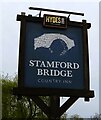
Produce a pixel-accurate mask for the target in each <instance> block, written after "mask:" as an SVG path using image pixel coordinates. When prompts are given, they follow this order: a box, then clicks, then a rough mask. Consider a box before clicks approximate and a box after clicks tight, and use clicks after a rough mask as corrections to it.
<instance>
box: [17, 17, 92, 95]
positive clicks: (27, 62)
mask: <svg viewBox="0 0 101 120" xmlns="http://www.w3.org/2000/svg"><path fill="white" fill-rule="evenodd" d="M17 20H18V21H21V36H20V50H19V71H18V72H19V73H18V77H19V78H18V79H19V80H18V87H19V88H23V89H25V88H27V90H26V92H25V94H26V93H27V92H28V90H29V89H31V91H33V93H32V94H41V93H42V94H41V95H43V94H44V95H46V94H45V93H46V92H45V91H43V90H47V95H53V94H57V95H58V94H59V95H63V94H64V95H66V94H67V92H68V91H69V92H68V94H69V95H81V96H86V97H87V96H88V92H86V93H85V91H88V90H89V59H88V44H87V29H88V28H90V24H89V23H86V21H85V20H83V21H82V22H76V21H67V22H68V26H67V23H66V18H64V17H59V16H55V15H44V19H43V18H40V17H39V18H38V17H32V16H23V15H18V16H17ZM43 22H44V25H43ZM49 26H52V27H53V26H55V27H56V28H52V27H51V28H49ZM57 26H58V27H65V28H66V29H62V28H61V29H57ZM35 90H36V93H35ZM63 90H64V92H63ZM24 91H25V90H24ZM31 91H30V94H31ZM42 91H43V92H42ZM51 91H52V92H51ZM56 91H57V92H56ZM66 91H67V92H66ZM72 91H74V92H72ZM77 91H80V92H79V93H78V92H77ZM75 92H76V93H75ZM20 93H21V91H20ZM77 93H78V94H77ZM84 93H85V95H84ZM28 94H29V93H28ZM91 94H92V93H91ZM89 95H90V93H89ZM91 96H92V95H91Z"/></svg>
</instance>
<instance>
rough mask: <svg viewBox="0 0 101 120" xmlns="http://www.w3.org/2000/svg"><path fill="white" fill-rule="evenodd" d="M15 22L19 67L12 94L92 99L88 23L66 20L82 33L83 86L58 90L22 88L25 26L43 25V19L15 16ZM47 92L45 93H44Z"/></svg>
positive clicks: (89, 25) (30, 16)
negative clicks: (31, 24)
mask: <svg viewBox="0 0 101 120" xmlns="http://www.w3.org/2000/svg"><path fill="white" fill-rule="evenodd" d="M17 21H21V28H20V47H19V66H18V87H16V88H14V89H13V94H17V95H25V96H37V95H38V96H53V95H58V96H68V97H69V96H70V97H84V98H85V100H88V101H89V98H92V97H94V91H93V90H90V79H89V53H88V33H87V29H89V28H90V27H91V24H90V23H86V20H82V22H76V21H70V20H68V19H67V23H68V24H67V28H68V26H74V27H82V29H83V31H82V34H83V61H84V63H83V68H84V86H85V88H84V89H83V90H81V89H77V90H75V89H60V88H54V89H53V88H28V87H24V62H23V61H24V56H25V48H24V45H25V38H26V24H27V22H36V23H37V22H41V23H42V24H43V18H41V17H33V16H32V15H28V16H26V15H17ZM46 91H47V93H46Z"/></svg>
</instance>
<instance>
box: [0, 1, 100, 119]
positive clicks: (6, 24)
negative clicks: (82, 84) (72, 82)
mask: <svg viewBox="0 0 101 120" xmlns="http://www.w3.org/2000/svg"><path fill="white" fill-rule="evenodd" d="M19 1H20V2H19ZM28 1H29V0H28ZM28 1H27V0H22V2H21V0H13V2H12V1H11V0H8V2H7V0H3V2H0V18H1V19H0V26H1V27H0V60H1V61H2V62H0V74H5V75H6V74H7V73H8V74H9V76H12V75H14V74H15V73H17V71H18V51H19V35H20V22H18V21H16V16H17V14H21V12H26V15H28V14H32V15H33V16H35V15H36V14H37V13H38V11H35V12H34V11H30V10H29V9H28V8H29V7H31V6H32V7H42V8H50V9H58V10H66V11H72V12H81V13H84V17H82V16H73V15H71V17H70V19H71V20H74V21H75V20H77V21H82V19H86V20H87V22H88V23H91V28H90V29H89V30H88V40H89V60H90V81H91V87H90V88H91V89H92V90H94V91H95V98H93V99H90V102H84V100H83V99H81V98H80V99H79V100H78V101H77V102H75V104H74V105H73V106H72V107H71V108H70V109H69V110H68V111H67V113H68V114H69V115H73V114H78V115H80V116H82V117H85V118H87V117H90V116H91V115H94V114H95V113H99V2H97V0H91V1H90V0H87V1H88V2H87V1H86V0H85V2H84V1H82V2H80V1H79V0H78V1H76V0H75V1H74V0H61V1H60V0H50V1H48V0H47V2H46V1H45V0H43V2H42V0H36V2H31V1H30V2H28ZM1 66H2V67H1ZM64 100H65V99H64ZM62 101H63V100H62Z"/></svg>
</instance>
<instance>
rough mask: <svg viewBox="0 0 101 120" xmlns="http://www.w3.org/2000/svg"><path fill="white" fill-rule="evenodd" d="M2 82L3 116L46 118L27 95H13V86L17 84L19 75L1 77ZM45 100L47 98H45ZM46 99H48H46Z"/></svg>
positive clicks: (31, 119) (31, 118) (4, 117)
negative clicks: (19, 96)
mask: <svg viewBox="0 0 101 120" xmlns="http://www.w3.org/2000/svg"><path fill="white" fill-rule="evenodd" d="M0 82H2V118H3V119H18V118H24V120H27V119H30V120H34V119H35V118H39V117H41V118H46V116H45V115H44V114H43V112H42V111H41V110H40V109H39V107H38V106H37V105H36V104H35V103H34V102H33V101H32V99H30V98H27V97H22V98H20V99H19V98H18V97H17V96H14V95H13V92H12V90H13V87H16V86H17V76H16V77H14V78H13V79H12V80H11V79H9V77H3V78H1V79H0ZM43 99H44V100H45V98H43ZM45 101H46V100H45Z"/></svg>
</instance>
